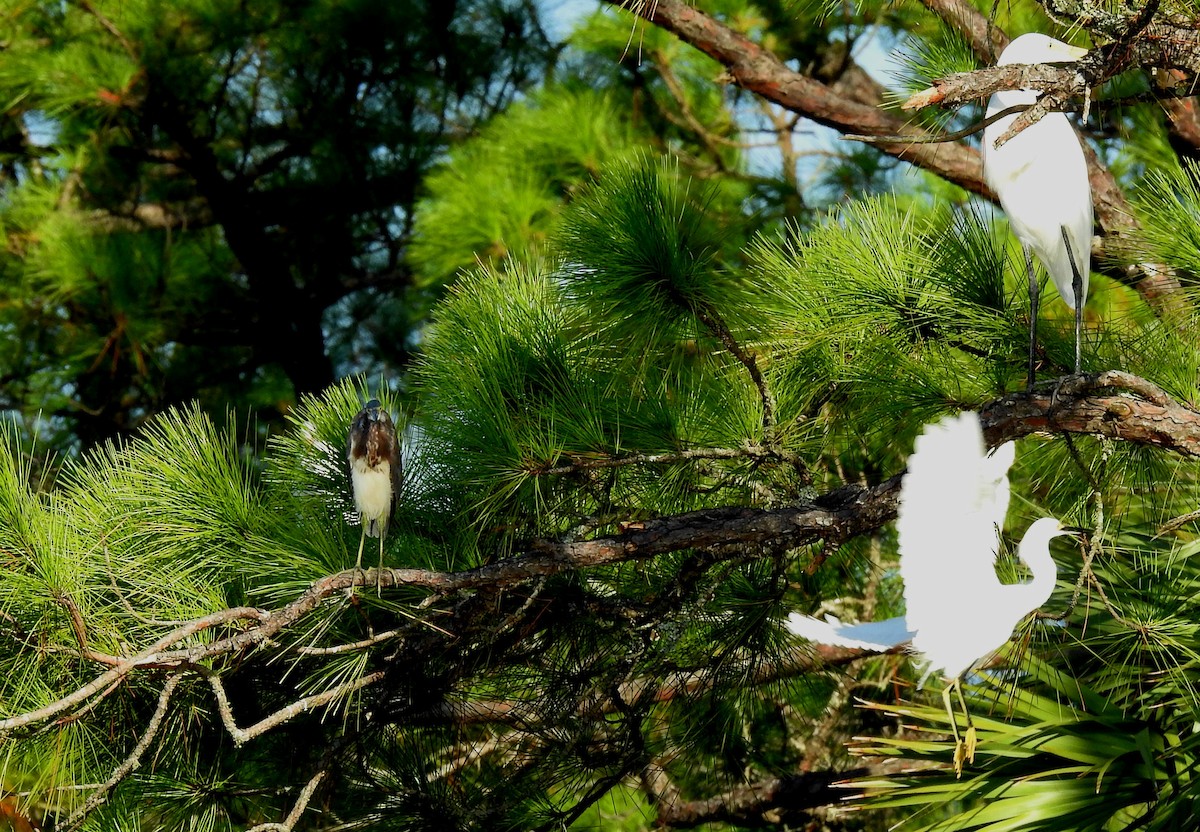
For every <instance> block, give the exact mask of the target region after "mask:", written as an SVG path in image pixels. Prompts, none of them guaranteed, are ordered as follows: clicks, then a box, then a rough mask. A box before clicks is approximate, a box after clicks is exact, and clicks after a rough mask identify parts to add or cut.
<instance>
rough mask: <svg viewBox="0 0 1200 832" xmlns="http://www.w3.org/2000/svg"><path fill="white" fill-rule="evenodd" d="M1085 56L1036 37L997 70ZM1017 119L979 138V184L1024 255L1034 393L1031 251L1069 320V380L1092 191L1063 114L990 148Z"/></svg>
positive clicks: (1026, 95) (1084, 283) (1016, 94)
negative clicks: (981, 182)
mask: <svg viewBox="0 0 1200 832" xmlns="http://www.w3.org/2000/svg"><path fill="white" fill-rule="evenodd" d="M1086 53H1087V50H1085V49H1080V48H1079V47H1076V46H1071V45H1069V44H1066V43H1063V42H1062V41H1060V40H1055V39H1054V38H1050V37H1046V36H1045V35H1040V34H1037V33H1035V32H1031V33H1029V34H1026V35H1021V36H1020V37H1019V38H1016V39H1015V40H1013V42H1012V43H1010V44H1009V45H1008V46H1006V47H1004V51H1003V52H1001V53H1000V58H999V60H997V61H996V65H997V66H1001V65H1005V64H1048V63H1059V62H1071V61H1076V60H1078V59H1079V58H1081V57H1083V56H1084V55H1085V54H1086ZM1037 99H1038V93H1037V91H1036V90H1028V89H1023V90H1001V91H1000V92H997V93H995V94H994V95H993V96H992V97H991V98H990V99H989V100H988V105H987V116H988V117H989V118H990V117H991V116H993V115H995V114H996V113H999V112H1001V111H1002V110H1006V109H1008V108H1009V107H1013V106H1016V105H1019V104H1034V103H1036V102H1037ZM1016 117H1017V114H1016V113H1014V114H1012V115H1008V116H1005V117H1004V118H1002V119H999V120H998V121H995V122H993V123H992V124H989V125H988V126H987V127H986V128H984V131H983V178H984V179H985V180H986V181H987V184H988V187H990V188H991V189H992V190H993V191H995V192H996V196H997V197H999V198H1000V205H1001V206H1002V207H1003V208H1004V213H1005V214H1007V215H1008V224H1009V225H1010V226H1012V230H1013V233H1014V234H1016V235H1017V239H1018V240H1020V241H1021V248H1022V249H1023V250H1024V252H1025V272H1026V274H1027V275H1028V277H1029V389H1031V390H1032V389H1033V369H1034V347H1035V344H1036V340H1035V339H1036V333H1037V315H1038V294H1039V292H1038V282H1037V278H1036V277H1035V276H1034V274H1033V259H1032V257H1031V256H1030V251H1032V252H1033V253H1034V254H1036V255H1037V256H1038V259H1039V260H1041V261H1042V264H1043V265H1045V267H1046V271H1047V272H1048V273H1049V274H1050V278H1051V280H1053V281H1054V285H1055V286H1056V287H1057V288H1058V294H1059V295H1060V296H1061V297H1062V299H1063V301H1064V302H1065V303H1066V304H1067V308H1068V309H1071V310H1072V311H1074V313H1075V372H1076V374H1078V373H1079V349H1080V340H1081V334H1082V329H1083V304H1084V301H1086V300H1087V293H1088V273H1089V271H1090V270H1091V256H1092V188H1091V183H1090V182H1089V181H1088V168H1087V161H1086V160H1085V159H1084V156H1083V148H1082V146H1081V145H1080V144H1079V137H1078V136H1077V135H1075V131H1074V129H1072V127H1071V122H1069V121H1067V117H1066V116H1065V115H1064V114H1062V113H1047V114H1046V115H1045V116H1044V117H1043V118H1042V119H1040V120H1039V121H1037V122H1034V123H1033V124H1031V125H1030V126H1029V127H1027V128H1025V129H1024V130H1022V131H1021V132H1020V133H1018V134H1017V135H1015V136H1013V137H1012V139H1010V140H1009V141H1008V142H1006V143H1005V144H1003V145H1001V146H1000V147H996V140H997V139H999V138H1000V137H1001V136H1002V135H1004V133H1005V132H1006V131H1007V130H1008V128H1009V127H1010V126H1011V125H1012V123H1013V120H1014V119H1015V118H1016Z"/></svg>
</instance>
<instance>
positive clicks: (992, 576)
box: [787, 412, 1067, 774]
mask: <svg viewBox="0 0 1200 832" xmlns="http://www.w3.org/2000/svg"><path fill="white" fill-rule="evenodd" d="M1014 453H1015V451H1014V447H1013V443H1012V442H1007V443H1005V444H1004V445H1001V446H1000V447H999V448H997V449H996V450H995V452H994V453H992V454H991V455H990V456H989V455H988V454H987V453H986V452H985V446H984V443H983V431H982V429H981V428H980V424H979V417H978V416H977V415H976V414H974V413H969V412H968V413H961V414H959V415H957V416H948V417H946V418H944V419H942V420H941V421H939V422H935V423H933V424H930V425H928V426H927V427H926V428H925V430H924V432H923V433H922V434H921V436H919V437H918V438H917V442H916V447H915V448H914V449H913V453H912V455H911V456H910V457H909V459H908V473H907V474H906V475H905V477H904V482H903V484H902V486H901V491H900V509H899V517H898V519H897V521H896V529H897V531H898V532H899V538H900V577H901V579H902V580H903V582H904V606H905V614H904V615H903V616H901V617H898V618H890V619H887V620H884V621H872V622H868V623H864V624H843V623H841V622H840V621H838V620H837V619H828V618H827V619H824V620H822V619H818V618H813V617H811V616H806V615H800V614H799V613H792V614H791V615H790V616H789V617H788V620H787V626H788V628H789V629H790V630H791V631H792V632H793V633H795V634H797V635H799V636H803V637H804V638H806V639H808V640H809V641H814V642H817V643H820V644H829V645H834V646H841V647H857V648H863V649H869V650H880V651H883V650H890V649H892V648H894V647H898V646H900V645H902V644H904V643H905V642H910V643H911V650H912V651H913V652H914V653H919V654H920V655H921V657H922V658H923V659H924V661H925V662H927V663H928V667H927V669H926V671H925V674H924V675H923V676H922V677H921V684H924V682H925V679H926V678H928V676H929V674H930V673H932V672H935V671H940V672H941V674H942V675H943V676H944V677H945V679H946V680H947V684H946V686H945V688H944V689H943V691H942V701H943V702H944V703H945V706H946V713H947V715H948V716H949V717H950V727H951V730H952V731H953V733H954V769H955V772H957V773H959V774H961V773H962V764H963V760H964V759H969V760H971V761H972V762H974V759H975V742H976V740H975V727H974V726H973V725H972V724H971V715H970V713H968V712H967V705H966V701H965V700H964V698H963V694H962V677H963V676H964V675H965V674H966V673H967V671H968V670H970V669H971V666H972V665H974V664H975V663H976V662H978V661H979V660H980V659H982V658H984V657H985V656H987V655H989V654H990V653H992V652H993V651H994V650H996V649H998V648H999V647H1001V646H1002V645H1003V644H1004V643H1005V642H1007V641H1008V639H1009V638H1010V637H1011V636H1012V631H1013V627H1015V626H1016V624H1017V622H1019V621H1020V620H1021V619H1022V618H1024V617H1025V616H1026V615H1027V614H1029V613H1030V612H1032V611H1033V610H1036V609H1037V608H1038V607H1040V606H1041V605H1042V604H1044V603H1045V602H1046V600H1047V599H1048V598H1049V597H1050V593H1051V591H1052V590H1053V589H1054V583H1055V579H1056V576H1057V574H1058V572H1057V568H1056V567H1055V565H1054V560H1053V559H1052V558H1051V557H1050V540H1051V539H1052V538H1054V537H1056V536H1058V535H1061V534H1066V533H1067V532H1065V531H1064V530H1063V528H1062V526H1061V525H1060V524H1059V522H1058V521H1057V520H1055V519H1054V518H1052V517H1045V518H1042V519H1040V520H1037V521H1035V522H1034V523H1033V525H1031V526H1030V527H1029V529H1028V530H1027V531H1026V532H1025V536H1024V538H1022V540H1021V543H1020V545H1019V547H1018V549H1017V553H1018V555H1019V557H1020V558H1021V560H1023V561H1024V562H1025V564H1026V566H1028V567H1029V570H1030V572H1031V573H1032V580H1030V581H1029V582H1027V583H1017V584H1003V583H1001V582H1000V579H999V578H998V577H997V576H996V569H995V566H996V555H997V552H998V550H999V543H1000V538H999V530H1000V527H1001V526H1003V524H1004V515H1005V514H1006V513H1007V511H1008V496H1009V487H1008V469H1009V467H1010V466H1011V465H1012V462H1013V458H1014ZM951 688H954V689H955V690H956V691H957V692H958V699H959V703H960V704H961V705H962V710H963V714H964V715H965V717H966V723H967V734H966V740H965V741H964V740H962V739H961V738H960V737H959V734H958V725H957V722H956V719H955V716H954V710H953V708H952V707H951V704H950V689H951Z"/></svg>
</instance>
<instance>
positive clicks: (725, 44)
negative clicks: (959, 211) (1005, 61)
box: [606, 0, 1200, 310]
mask: <svg viewBox="0 0 1200 832" xmlns="http://www.w3.org/2000/svg"><path fill="white" fill-rule="evenodd" d="M606 2H608V3H610V4H611V5H614V6H619V7H622V8H627V9H628V10H629V11H630V12H631V13H633V14H636V15H638V16H639V17H641V18H643V19H645V20H648V21H650V22H651V23H653V24H655V25H656V26H659V27H661V28H663V29H665V30H666V31H669V32H671V33H673V34H674V35H676V36H677V37H678V38H679V39H680V40H682V41H683V42H685V43H688V44H690V45H692V46H693V47H695V48H696V49H698V50H700V51H701V52H703V53H704V54H706V55H708V56H709V57H711V58H713V59H714V60H716V61H718V62H719V63H720V64H721V65H723V66H724V67H725V68H726V69H727V70H728V71H729V75H730V77H731V79H732V81H733V82H734V83H736V84H737V85H738V86H740V87H742V88H743V89H746V90H748V91H750V92H753V93H755V94H757V95H760V96H762V97H763V98H765V99H767V100H768V101H772V102H774V103H776V104H778V105H780V106H781V107H784V108H786V109H788V110H791V111H792V112H795V113H799V114H801V115H804V116H806V117H807V118H810V119H812V120H813V121H815V122H817V123H818V124H823V125H825V126H827V127H832V128H834V129H835V130H838V131H839V132H841V133H843V134H852V135H855V136H881V137H887V138H886V139H884V140H882V141H880V142H879V143H878V144H877V145H875V146H877V147H878V148H879V149H880V150H881V151H883V152H884V153H887V154H888V155H890V156H895V157H896V158H898V159H903V160H905V161H907V162H911V163H912V164H914V165H917V166H918V167H920V168H922V169H924V170H928V171H930V172H931V173H933V174H935V175H937V176H940V177H941V178H942V179H945V180H946V181H948V182H952V183H954V184H956V185H958V186H959V187H962V188H964V189H966V190H968V191H971V192H972V193H976V194H980V195H982V196H985V197H987V198H988V199H992V200H994V199H995V195H994V194H992V193H991V191H990V189H989V188H988V187H987V185H986V184H985V183H984V181H983V166H982V163H981V161H980V157H979V152H978V151H976V150H975V149H974V148H971V147H967V146H966V145H962V144H957V143H952V142H951V143H947V142H941V141H937V142H930V141H929V139H931V138H936V137H938V135H939V134H938V133H934V132H930V131H927V130H924V129H922V128H920V127H918V126H916V125H914V124H912V123H911V122H908V121H906V120H902V119H899V118H897V117H895V116H893V115H891V113H889V112H888V111H887V110H886V109H885V102H884V100H883V90H882V88H879V89H878V90H876V91H875V93H874V94H873V99H872V100H870V101H861V100H857V99H855V98H852V97H851V96H849V95H845V94H842V92H841V91H839V90H835V89H834V88H833V87H830V86H827V85H825V84H822V83H821V82H820V81H817V80H816V79H814V78H811V77H809V76H807V75H804V74H802V73H799V72H796V71H794V70H792V69H790V68H788V66H787V65H785V64H784V63H783V62H782V61H780V60H779V58H777V57H776V56H775V55H773V54H772V53H771V52H770V51H768V50H766V49H764V48H763V47H762V46H759V45H758V44H757V43H755V42H754V41H752V40H750V39H749V38H747V37H746V36H744V35H742V34H740V33H738V32H736V31H734V30H733V29H732V28H730V27H729V26H726V25H725V24H723V23H721V22H719V21H717V20H716V19H715V18H712V17H710V16H708V15H706V14H704V13H703V12H701V11H700V10H698V9H696V8H693V7H692V6H689V5H688V4H687V3H686V2H684V0H654V1H653V2H646V0H606ZM971 25H972V26H977V25H978V24H977V22H973V23H972V24H971ZM1185 39H1186V41H1185ZM1147 43H1152V44H1154V46H1145V44H1147ZM1138 44H1139V49H1146V50H1147V51H1148V53H1149V54H1144V53H1143V52H1140V51H1139V52H1138V53H1137V55H1138V56H1139V57H1138V60H1139V62H1140V63H1141V65H1144V66H1184V67H1188V68H1189V69H1188V70H1186V71H1187V72H1188V73H1189V74H1188V75H1187V77H1189V78H1194V77H1195V72H1194V71H1192V67H1193V63H1194V62H1195V61H1200V39H1197V38H1196V37H1195V33H1194V30H1191V29H1188V28H1187V27H1186V26H1181V25H1170V26H1169V27H1168V29H1167V30H1165V31H1163V32H1162V33H1161V34H1159V32H1158V30H1157V29H1154V28H1153V27H1150V29H1149V31H1148V32H1146V33H1143V37H1141V38H1139V40H1138ZM1192 44H1195V45H1194V46H1193V45H1192ZM1155 49H1157V53H1156V52H1155ZM1094 51H1096V52H1097V60H1101V59H1102V57H1103V56H1104V53H1103V52H1101V51H1098V50H1094ZM1155 55H1157V56H1155ZM1143 59H1144V60H1143ZM1105 60H1107V59H1105ZM1128 63H1129V61H1128V56H1126V57H1125V58H1122V57H1121V56H1114V57H1113V58H1112V59H1111V61H1110V62H1107V63H1104V64H1103V68H1102V69H1097V70H1091V69H1089V70H1087V71H1088V72H1089V75H1088V76H1087V77H1096V78H1099V77H1102V75H1103V71H1116V68H1117V66H1126V65H1128ZM1075 69H1078V67H1075ZM984 71H987V70H984ZM1181 71H1182V70H1181ZM1184 86H1186V84H1185V85H1184ZM1031 118H1032V117H1031ZM897 139H901V140H900V141H897ZM1084 154H1085V156H1086V157H1087V162H1088V170H1089V173H1090V178H1091V184H1092V198H1093V201H1094V203H1095V207H1096V221H1097V223H1098V224H1099V226H1100V228H1101V229H1102V230H1103V232H1104V236H1105V238H1108V237H1112V238H1116V239H1118V240H1119V238H1120V237H1121V236H1122V235H1128V234H1129V233H1130V232H1131V231H1133V230H1135V229H1136V227H1137V225H1136V220H1135V219H1134V218H1133V211H1132V209H1131V208H1130V206H1129V203H1128V200H1126V198H1125V194H1124V192H1123V191H1122V189H1121V188H1120V186H1119V185H1118V184H1117V181H1116V178H1115V177H1114V176H1113V175H1112V173H1111V172H1110V171H1109V170H1108V168H1107V167H1106V166H1105V165H1104V164H1103V163H1102V162H1101V160H1100V159H1099V157H1098V156H1096V154H1095V152H1094V151H1093V150H1092V148H1091V146H1090V145H1088V144H1087V143H1085V144H1084ZM1111 273H1112V275H1113V276H1114V277H1115V278H1116V279H1118V280H1121V281H1122V282H1124V283H1125V284H1127V285H1129V286H1131V287H1132V288H1133V289H1134V290H1135V291H1136V292H1138V293H1139V294H1140V295H1142V296H1143V297H1144V298H1145V299H1146V301H1147V302H1148V303H1150V305H1151V306H1152V307H1153V308H1155V309H1158V310H1163V309H1165V308H1169V307H1170V306H1171V305H1172V298H1173V297H1176V296H1177V295H1178V293H1179V292H1178V290H1179V288H1180V285H1179V281H1178V279H1177V278H1175V276H1174V275H1173V274H1171V273H1170V272H1169V271H1168V270H1165V269H1161V268H1153V267H1151V268H1143V267H1140V266H1139V267H1135V268H1134V269H1132V270H1129V271H1128V272H1126V271H1125V270H1121V269H1114V270H1111Z"/></svg>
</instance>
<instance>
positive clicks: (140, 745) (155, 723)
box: [62, 673, 183, 832]
mask: <svg viewBox="0 0 1200 832" xmlns="http://www.w3.org/2000/svg"><path fill="white" fill-rule="evenodd" d="M182 678H183V675H182V674H181V673H172V674H171V675H170V676H169V677H167V682H166V684H165V685H163V689H162V690H161V691H160V692H159V694H158V707H156V708H155V709H154V714H153V715H152V716H151V717H150V721H149V722H148V723H146V730H145V732H144V733H143V734H142V737H141V739H139V740H138V742H137V745H135V746H134V747H133V751H131V752H129V756H128V757H126V758H125V760H124V761H123V762H122V763H121V764H120V765H119V766H117V767H116V768H115V769H114V770H113V773H112V774H111V775H109V778H108V779H107V780H106V781H104V783H102V784H101V785H100V786H99V787H98V788H97V789H96V790H95V791H94V792H92V793H91V794H90V795H88V798H87V800H85V801H84V802H83V805H82V806H80V807H79V808H78V809H76V810H75V811H74V812H73V813H72V814H71V816H70V817H68V818H67V820H66V823H64V824H63V827H62V829H63V832H71V830H74V829H77V828H79V826H80V825H81V824H82V823H83V821H84V819H85V818H86V817H87V816H88V814H89V813H90V812H91V811H92V810H93V809H95V808H96V807H97V806H100V805H101V804H102V803H104V802H105V801H106V800H108V794H109V792H111V791H112V790H113V789H114V788H115V787H116V785H117V784H118V783H120V782H121V781H122V780H124V779H125V778H126V777H128V776H129V775H130V774H131V773H132V772H133V771H135V770H136V769H137V767H138V766H140V765H141V763H142V755H143V754H145V753H146V750H147V749H148V748H149V747H150V743H152V742H153V741H154V736H155V735H156V734H157V733H158V729H159V728H161V727H162V723H163V718H164V717H165V716H166V715H167V705H168V704H169V703H170V701H171V695H172V694H173V693H175V688H176V686H178V684H179V681H180V679H182Z"/></svg>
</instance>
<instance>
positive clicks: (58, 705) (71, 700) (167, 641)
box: [0, 607, 268, 732]
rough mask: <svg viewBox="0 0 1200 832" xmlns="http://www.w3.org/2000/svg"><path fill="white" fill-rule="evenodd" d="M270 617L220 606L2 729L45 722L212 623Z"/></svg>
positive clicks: (2, 723)
mask: <svg viewBox="0 0 1200 832" xmlns="http://www.w3.org/2000/svg"><path fill="white" fill-rule="evenodd" d="M267 617H268V614H267V613H266V612H264V611H263V610H259V609H255V608H253V607H233V608H231V609H227V610H221V611H220V612H216V613H213V614H212V615H206V616H204V617H203V618H198V619H196V620H195V621H192V622H190V623H189V624H188V625H186V626H184V627H180V628H178V629H176V630H173V631H172V632H170V633H168V634H167V635H165V636H163V637H162V638H160V639H159V640H158V641H156V642H154V644H152V645H150V647H148V648H147V649H146V650H143V651H142V652H140V653H138V654H137V655H135V656H131V657H130V658H128V659H125V660H123V661H122V662H121V664H119V665H117V666H116V667H114V668H112V669H111V670H108V671H105V672H104V673H101V674H100V675H99V676H97V677H96V678H94V679H92V681H90V682H88V683H87V684H86V685H83V686H82V687H79V688H76V689H75V691H74V692H72V693H70V694H68V695H67V696H64V697H63V698H62V699H59V700H57V701H55V702H51V703H50V704H49V705H46V706H45V707H42V708H38V709H36V710H33V711H27V712H25V713H23V714H18V715H16V716H11V717H8V718H7V719H0V732H6V731H11V730H12V729H14V728H21V727H24V726H26V725H32V724H34V723H36V722H43V721H45V720H47V719H51V718H53V717H55V716H58V715H59V714H60V713H62V712H63V711H67V710H71V709H72V708H74V707H75V706H76V705H81V704H82V703H84V702H85V701H87V700H88V699H90V698H91V697H92V696H93V695H94V694H96V693H97V692H99V691H101V690H104V689H105V688H106V687H108V686H110V685H112V684H114V683H115V682H117V681H119V680H120V679H121V678H123V677H125V676H127V675H129V674H130V673H131V672H132V671H133V670H135V669H136V668H138V667H141V666H144V665H146V664H149V663H157V661H156V660H155V657H156V656H157V655H158V654H159V653H160V652H161V651H162V650H163V649H165V648H166V647H168V646H169V645H172V644H175V643H176V642H179V641H182V640H183V639H185V638H187V637H189V636H192V635H195V634H196V633H198V632H200V631H202V630H206V629H208V628H209V627H213V626H216V625H218V624H225V623H228V622H230V621H236V620H239V619H245V618H257V619H259V620H264V619H266V618H267Z"/></svg>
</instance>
